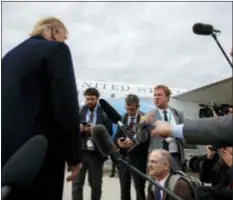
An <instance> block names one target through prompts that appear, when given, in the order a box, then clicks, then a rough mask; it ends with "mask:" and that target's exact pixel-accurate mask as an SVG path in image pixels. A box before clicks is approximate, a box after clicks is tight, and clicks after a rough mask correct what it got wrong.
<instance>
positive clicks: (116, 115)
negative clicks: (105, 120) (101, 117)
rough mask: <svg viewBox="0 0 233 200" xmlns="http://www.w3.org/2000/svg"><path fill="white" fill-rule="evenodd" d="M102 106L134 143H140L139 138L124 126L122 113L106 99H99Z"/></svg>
mask: <svg viewBox="0 0 233 200" xmlns="http://www.w3.org/2000/svg"><path fill="white" fill-rule="evenodd" d="M99 104H100V107H101V108H102V109H103V110H104V112H105V113H106V114H107V116H108V117H109V118H110V120H111V121H112V122H113V123H115V124H117V125H118V126H119V127H120V128H121V130H122V131H123V133H124V134H125V135H126V136H127V137H128V138H129V139H130V140H132V141H133V142H134V143H136V144H137V143H138V142H137V140H136V139H135V138H134V137H133V136H132V134H129V133H128V132H127V130H126V129H125V127H124V124H123V123H122V121H121V115H120V114H119V113H118V112H117V111H116V110H115V109H114V108H113V107H112V106H111V105H110V104H109V103H108V102H107V101H105V100H104V99H100V100H99Z"/></svg>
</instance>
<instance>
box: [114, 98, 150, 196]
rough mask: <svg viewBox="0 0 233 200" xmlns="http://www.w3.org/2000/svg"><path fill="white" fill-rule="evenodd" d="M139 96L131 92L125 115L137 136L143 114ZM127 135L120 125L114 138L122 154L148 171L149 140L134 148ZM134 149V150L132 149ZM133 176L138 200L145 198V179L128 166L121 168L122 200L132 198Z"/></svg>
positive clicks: (130, 128) (124, 120)
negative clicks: (140, 109)
mask: <svg viewBox="0 0 233 200" xmlns="http://www.w3.org/2000/svg"><path fill="white" fill-rule="evenodd" d="M139 106H140V105H139V98H138V97H137V96H136V95H134V94H129V95H128V96H127V97H126V99H125V108H126V114H125V115H124V116H123V120H122V121H123V124H124V125H126V126H128V129H129V130H131V131H132V134H134V136H135V137H136V131H137V129H136V126H137V124H138V123H139V122H140V120H141V117H142V115H143V113H142V112H140V111H139ZM125 137H126V136H125V135H124V133H123V132H122V131H121V129H120V128H119V127H118V129H117V133H116V136H115V138H114V141H115V144H116V145H117V146H118V148H119V149H120V152H121V155H122V156H123V158H124V159H126V160H128V161H129V163H130V164H131V165H133V166H134V167H136V168H137V169H139V170H140V171H141V172H143V173H146V160H147V148H148V142H145V143H142V144H140V146H138V147H137V149H134V150H133V149H132V147H133V146H134V143H133V141H131V140H130V139H129V138H125ZM131 149H132V151H130V150H131ZM132 178H133V181H134V184H135V189H136V192H137V193H136V195H137V200H145V191H144V190H145V180H144V179H143V178H141V177H139V176H138V175H136V174H131V171H130V170H128V169H127V168H126V167H122V168H119V179H120V186H121V200H130V199H131V195H130V187H131V180H132Z"/></svg>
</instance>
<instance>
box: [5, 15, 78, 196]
mask: <svg viewBox="0 0 233 200" xmlns="http://www.w3.org/2000/svg"><path fill="white" fill-rule="evenodd" d="M66 38H67V29H66V27H65V25H64V24H63V23H62V22H61V21H60V20H59V19H57V18H54V17H49V18H44V19H42V20H40V21H38V22H37V24H36V26H35V27H34V29H33V31H32V33H31V37H30V38H29V39H26V40H25V41H24V42H22V43H21V44H19V45H18V46H16V47H15V48H14V49H12V50H11V51H9V52H8V53H7V54H6V55H5V56H4V57H3V59H2V96H1V97H2V132H1V133H2V167H3V166H4V165H5V163H6V162H7V161H8V160H9V158H10V157H11V156H12V154H14V153H15V152H16V151H17V150H18V149H19V148H20V147H21V146H22V145H23V144H24V143H25V142H26V141H27V140H29V139H30V138H31V137H33V136H34V135H36V134H42V135H44V136H45V137H46V138H47V139H48V149H47V154H46V158H45V161H44V164H43V166H42V168H41V170H40V172H39V173H38V175H37V177H36V179H35V181H34V183H33V185H32V186H31V187H29V188H23V187H22V188H17V187H14V188H13V190H12V192H11V194H10V196H9V198H8V199H24V200H27V199H30V200H31V199H35V200H37V199H38V200H39V199H40V200H41V199H44V200H45V199H53V200H61V199H62V191H63V182H64V180H63V179H64V169H65V161H66V162H67V163H68V165H69V166H70V167H71V169H72V174H73V176H70V177H69V178H68V179H69V180H71V179H72V178H74V177H75V176H76V175H77V172H78V171H79V168H80V165H79V163H80V162H81V158H80V138H79V128H80V127H79V113H78V112H79V105H78V100H77V90H76V83H75V77H74V72H73V65H72V59H71V54H70V51H69V48H68V46H67V45H66V44H65V43H64V41H65V39H66ZM32 162H33V160H32ZM22 164H23V163H22ZM25 178H27V177H25Z"/></svg>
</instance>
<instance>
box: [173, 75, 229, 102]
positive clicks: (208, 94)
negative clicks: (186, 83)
mask: <svg viewBox="0 0 233 200" xmlns="http://www.w3.org/2000/svg"><path fill="white" fill-rule="evenodd" d="M173 98H174V99H180V100H184V101H189V102H195V103H199V104H205V105H206V104H209V103H210V102H214V103H216V104H230V105H232V102H233V98H232V77H230V78H227V79H224V80H221V81H218V82H215V83H212V84H209V85H206V86H204V87H201V88H197V89H194V90H191V91H188V92H185V93H182V94H178V95H175V96H173Z"/></svg>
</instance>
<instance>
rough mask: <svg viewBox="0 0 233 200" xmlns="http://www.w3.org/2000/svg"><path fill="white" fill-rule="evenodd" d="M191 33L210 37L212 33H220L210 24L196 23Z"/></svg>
mask: <svg viewBox="0 0 233 200" xmlns="http://www.w3.org/2000/svg"><path fill="white" fill-rule="evenodd" d="M193 32H194V33H195V34H197V35H211V34H213V33H214V32H215V33H220V32H221V31H219V30H215V29H214V27H213V26H212V25H210V24H202V23H196V24H194V25H193Z"/></svg>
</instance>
